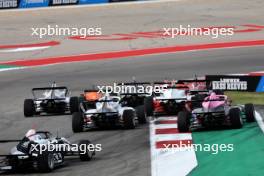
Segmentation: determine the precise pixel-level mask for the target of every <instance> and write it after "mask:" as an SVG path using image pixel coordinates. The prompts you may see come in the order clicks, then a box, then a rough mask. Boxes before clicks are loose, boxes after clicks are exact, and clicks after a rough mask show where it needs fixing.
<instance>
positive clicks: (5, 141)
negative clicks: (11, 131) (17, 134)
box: [0, 139, 21, 143]
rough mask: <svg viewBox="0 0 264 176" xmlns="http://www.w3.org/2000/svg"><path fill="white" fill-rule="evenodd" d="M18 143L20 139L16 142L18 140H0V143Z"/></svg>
mask: <svg viewBox="0 0 264 176" xmlns="http://www.w3.org/2000/svg"><path fill="white" fill-rule="evenodd" d="M20 141H21V139H20V140H18V139H11V140H0V143H9V142H20Z"/></svg>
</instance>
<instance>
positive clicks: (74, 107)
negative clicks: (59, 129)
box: [70, 97, 80, 114]
mask: <svg viewBox="0 0 264 176" xmlns="http://www.w3.org/2000/svg"><path fill="white" fill-rule="evenodd" d="M79 105H80V103H79V97H71V98H70V112H71V114H73V113H74V112H79Z"/></svg>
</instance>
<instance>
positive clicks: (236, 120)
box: [229, 108, 243, 129]
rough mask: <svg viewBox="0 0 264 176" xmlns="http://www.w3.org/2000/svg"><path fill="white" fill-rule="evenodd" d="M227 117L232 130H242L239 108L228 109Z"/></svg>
mask: <svg viewBox="0 0 264 176" xmlns="http://www.w3.org/2000/svg"><path fill="white" fill-rule="evenodd" d="M229 116H230V122H231V126H232V128H235V129H238V128H242V126H243V123H242V119H241V118H240V109H239V108H233V109H230V111H229Z"/></svg>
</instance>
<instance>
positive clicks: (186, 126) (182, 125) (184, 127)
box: [178, 111, 191, 132]
mask: <svg viewBox="0 0 264 176" xmlns="http://www.w3.org/2000/svg"><path fill="white" fill-rule="evenodd" d="M190 116H191V114H190V113H189V112H187V111H180V112H179V113H178V130H179V132H188V131H189V130H190Z"/></svg>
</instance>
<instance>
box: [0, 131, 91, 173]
mask: <svg viewBox="0 0 264 176" xmlns="http://www.w3.org/2000/svg"><path fill="white" fill-rule="evenodd" d="M7 142H18V144H17V145H16V146H14V147H13V148H12V149H11V150H10V153H9V154H8V155H0V157H1V158H2V159H0V171H15V172H16V171H23V170H28V169H33V170H36V171H39V172H51V171H52V170H53V169H54V168H55V167H57V166H59V165H62V164H63V163H64V160H65V157H66V156H78V157H79V158H80V159H81V161H89V160H91V159H92V157H94V155H95V150H88V148H89V145H93V144H91V142H90V141H88V140H81V141H80V142H79V144H76V145H75V144H72V143H70V142H69V141H68V140H67V139H65V138H63V137H53V136H52V134H51V133H50V132H47V131H35V130H34V129H30V130H29V131H28V132H27V133H26V135H25V137H24V138H23V139H22V140H1V141H0V143H7ZM83 145H86V148H83V147H81V146H83ZM82 148H83V149H84V150H82Z"/></svg>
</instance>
